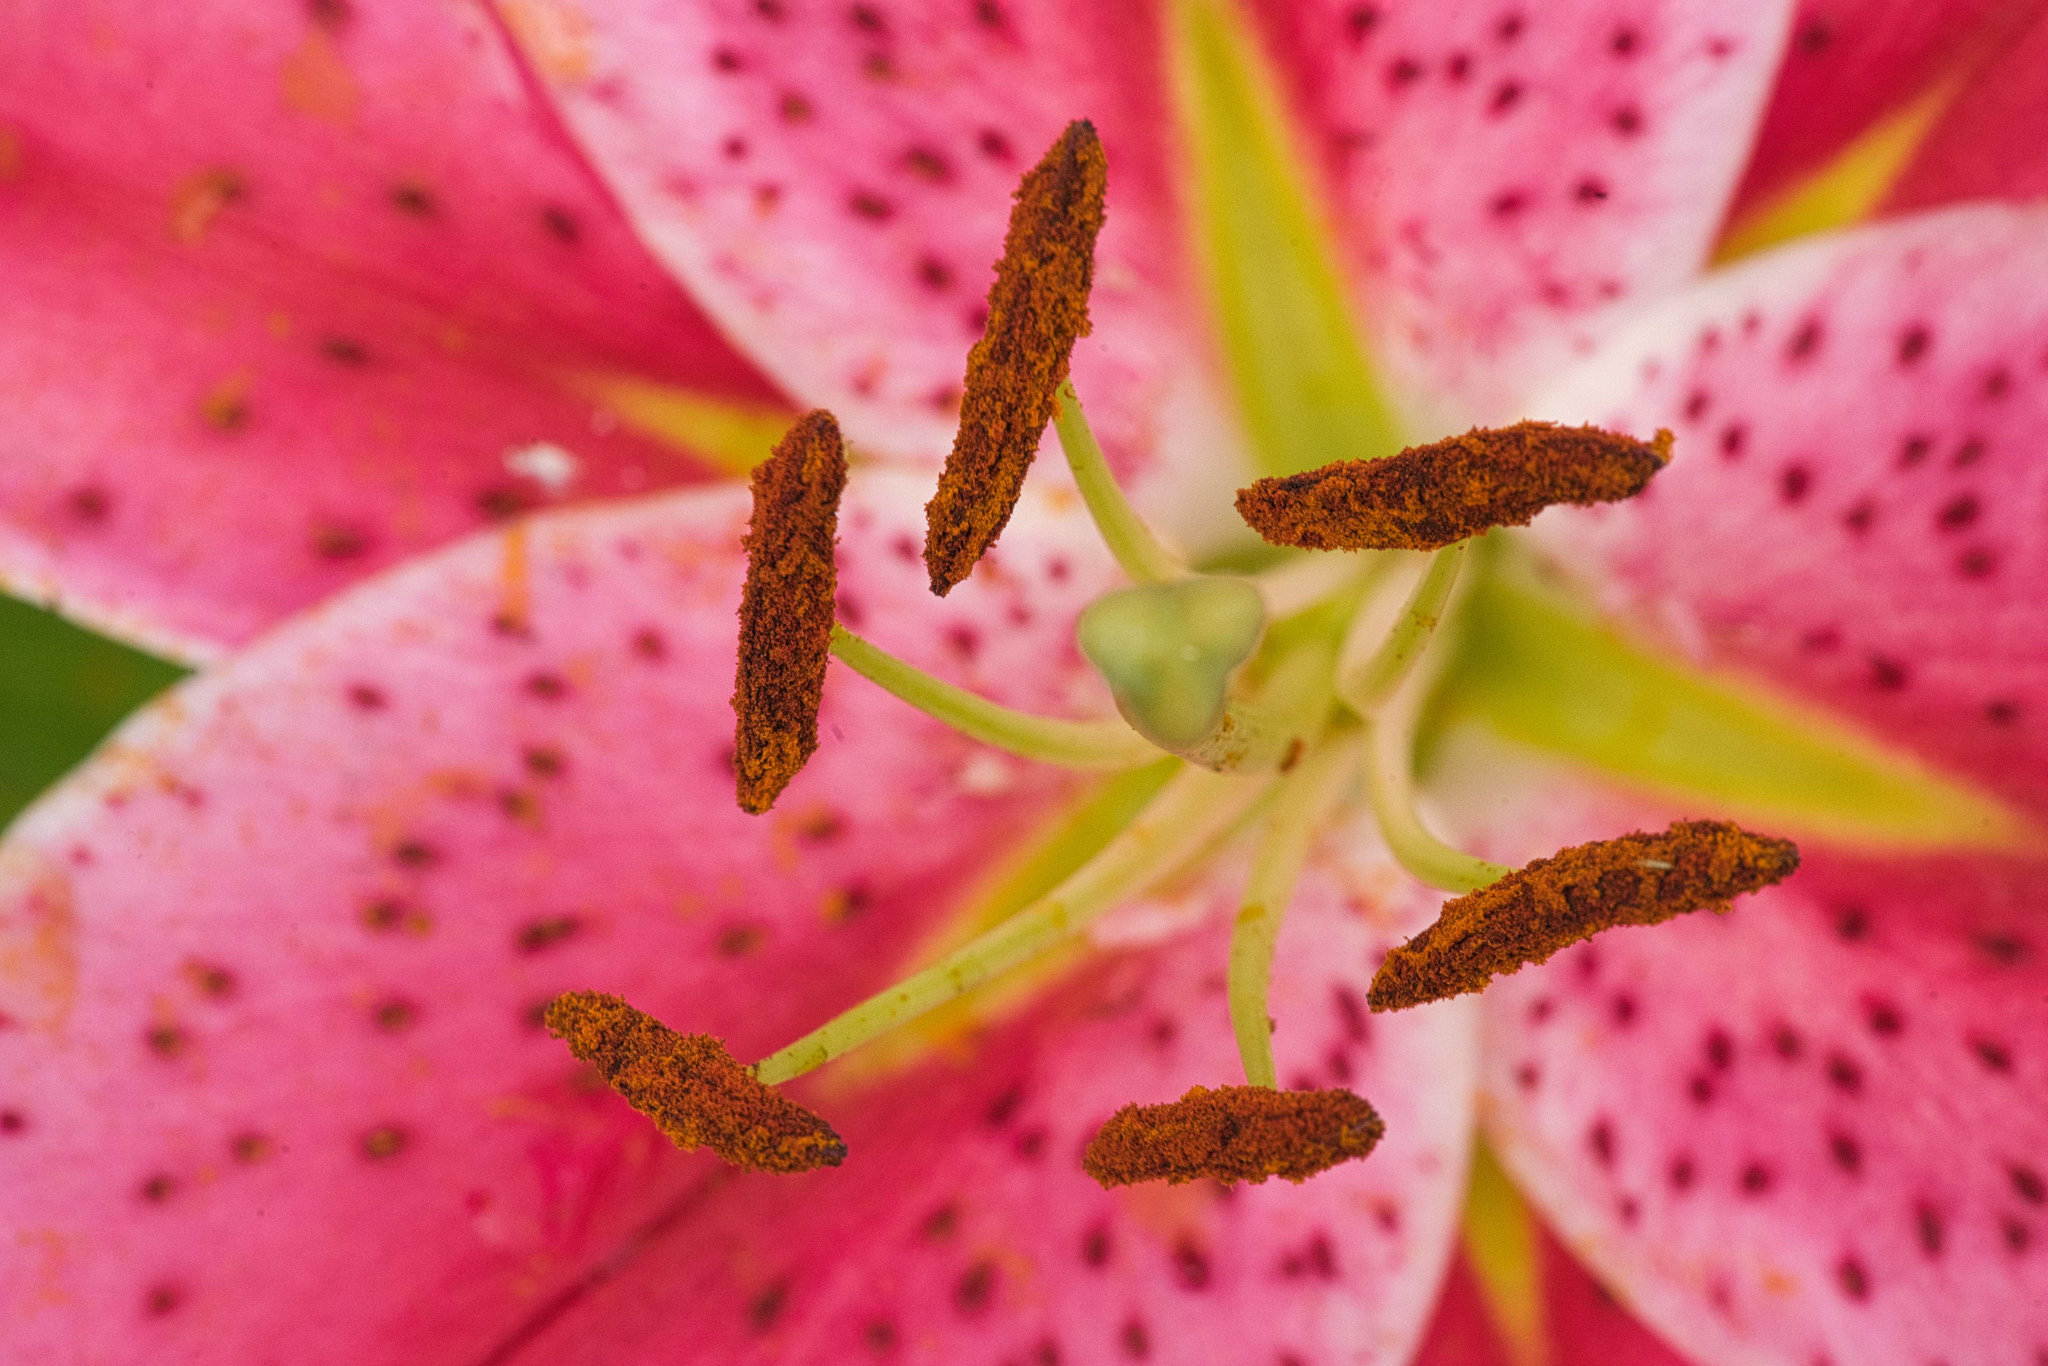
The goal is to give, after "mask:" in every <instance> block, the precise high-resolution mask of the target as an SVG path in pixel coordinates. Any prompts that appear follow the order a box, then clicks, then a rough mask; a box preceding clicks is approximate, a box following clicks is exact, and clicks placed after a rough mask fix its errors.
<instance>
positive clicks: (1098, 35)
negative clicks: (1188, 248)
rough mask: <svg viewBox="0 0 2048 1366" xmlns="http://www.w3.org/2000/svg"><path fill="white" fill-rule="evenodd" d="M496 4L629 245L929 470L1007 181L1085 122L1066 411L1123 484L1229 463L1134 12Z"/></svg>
mask: <svg viewBox="0 0 2048 1366" xmlns="http://www.w3.org/2000/svg"><path fill="white" fill-rule="evenodd" d="M499 9H500V11H501V12H502V13H503V15H504V17H505V19H506V21H507V24H508V26H509V28H510V29H511V30H512V31H513V33H514V34H515V35H517V36H518V37H519V38H520V40H521V42H522V45H523V50H524V51H525V53H526V55H527V57H528V61H529V64H530V66H531V68H532V70H533V71H534V73H535V75H536V77H537V78H538V79H539V80H540V81H541V82H542V83H543V84H544V85H545V87H546V88H547V89H548V90H549V91H550V92H551V93H552V95H553V98H554V101H555V103H556V105H557V107H558V108H559V109H560V110H561V111H562V115H563V118H564V119H565V121H566V122H567V124H568V126H569V128H570V129H571V130H572V131H573V132H574V133H575V134H576V136H577V138H578V140H579V141H580V142H581V144H582V145H583V146H584V147H585V148H586V149H587V150H588V153H589V155H590V157H591V159H592V161H593V162H594V164H596V165H597V166H598V168H599V169H600V170H601V171H602V172H603V174H604V176H605V178H606V180H607V181H608V182H609V183H610V185H611V186H612V187H613V188H614V190H615V191H616V192H617V194H618V196H619V200H620V202H621V204H623V205H624V207H625V209H626V211H627V213H628V214H629V215H631V217H632V219H633V221H634V224H635V225H636V226H637V227H638V229H639V231H640V234H641V236H642V237H643V238H644V239H645V240H646V241H647V242H648V243H649V245H650V246H652V247H653V248H654V250H655V251H656V252H658V253H659V254H660V255H661V257H662V259H663V260H665V261H667V262H668V263H669V264H670V265H671V266H672V267H673V268H674V269H675V270H676V272H677V273H678V275H679V276H680V277H681V278H682V279H684V280H685V281H687V282H688V284H689V286H690V288H691V290H692V291H693V292H694V294H695V295H696V297H697V298H699V299H700V300H702V302H703V303H704V306H705V307H706V308H707V309H708V310H709V311H710V312H711V313H712V314H713V316H715V317H717V318H718V319H719V321H720V323H721V324H722V325H724V326H725V327H726V329H727V330H728V331H729V332H730V334H731V335H732V336H733V337H734V338H735V339H736V340H737V341H738V343H739V344H740V345H741V346H742V347H744V348H745V349H746V350H747V351H748V353H749V354H750V355H752V356H753V357H754V359H755V360H756V361H757V362H758V363H759V364H760V365H761V366H762V367H763V368H764V369H766V370H767V371H768V372H769V373H770V374H772V375H773V376H774V377H775V378H776V379H777V380H779V381H780V382H781V383H782V384H783V385H784V386H785V387H786V388H788V389H789V391H790V392H792V393H797V394H801V395H803V396H804V398H805V400H806V401H807V402H813V403H820V404H825V405H827V406H829V407H830V408H832V410H833V411H834V412H835V413H837V414H838V415H839V418H840V420H841V421H842V422H843V423H844V424H845V425H846V429H847V432H848V434H849V436H851V437H852V438H853V439H854V440H855V441H856V442H857V443H860V444H862V445H865V446H866V447H868V448H869V449H872V450H875V451H878V452H884V453H888V454H891V455H894V456H897V457H900V458H905V459H912V460H916V461H918V462H919V463H921V464H924V465H926V466H928V467H933V468H935V467H936V466H937V464H938V463H939V462H940V461H941V460H942V459H943V458H944V456H945V453H946V451H947V449H948V447H949V446H950V444H951V440H952V434H953V428H954V425H955V423H956V421H957V418H958V405H959V397H960V393H961V381H962V378H963V376H964V375H965V373H966V361H967V350H968V347H969V346H970V345H972V343H973V342H974V341H975V339H976V338H978V337H979V336H980V335H981V331H982V325H983V322H984V321H985V299H986V295H987V292H988V286H989V281H990V280H991V279H992V278H993V275H994V268H995V262H996V258H997V256H998V255H999V254H1000V253H1001V250H1002V243H1003V228H1004V224H1005V222H1006V220H1007V217H1008V213H1009V207H1010V195H1011V192H1012V191H1013V190H1014V189H1015V188H1016V185H1017V181H1018V178H1019V176H1021V175H1022V174H1023V172H1024V171H1025V170H1027V169H1028V168H1029V167H1030V166H1031V165H1032V163H1033V162H1035V161H1036V160H1037V159H1038V157H1039V156H1040V155H1041V154H1042V153H1043V152H1044V151H1045V149H1046V148H1047V147H1049V146H1051V145H1052V143H1053V141H1054V140H1055V139H1056V138H1057V137H1058V136H1059V135H1060V131H1061V130H1062V129H1063V128H1064V127H1065V126H1066V125H1067V123H1068V122H1069V121H1070V120H1073V119H1078V118H1085V119H1089V120H1091V121H1092V122H1093V123H1094V124H1095V127H1096V129H1097V130H1098V131H1099V133H1100V134H1101V137H1102V142H1103V145H1104V148H1105V149H1106V151H1107V153H1108V159H1109V201H1108V202H1109V208H1108V219H1107V223H1106V225H1105V227H1104V228H1103V231H1102V236H1101V239H1100V241H1099V243H1098V246H1097V254H1096V260H1097V270H1096V275H1095V289H1094V296H1093V301H1092V303H1091V307H1090V311H1091V314H1092V316H1093V319H1094V333H1093V335H1092V336H1090V337H1087V338H1084V339H1083V340H1082V341H1081V342H1080V344H1079V345H1078V346H1077V347H1076V348H1075V352H1074V360H1073V374H1074V379H1075V383H1076V385H1077V387H1078V388H1079V390H1080V394H1081V397H1082V400H1083V401H1084V402H1085V403H1086V404H1087V405H1088V413H1089V418H1090V420H1091V422H1092V423H1093V424H1094V426H1095V428H1096V431H1097V434H1098V435H1099V436H1100V437H1101V438H1102V441H1103V444H1104V447H1105V448H1106V450H1107V451H1108V453H1109V456H1110V458H1111V460H1112V461H1113V462H1114V463H1116V464H1117V465H1118V466H1119V468H1121V469H1123V470H1125V471H1126V472H1133V471H1136V470H1137V469H1138V468H1139V467H1140V466H1142V465H1144V464H1147V463H1151V462H1155V461H1156V462H1164V463H1163V466H1162V467H1171V468H1172V469H1174V470H1175V471H1177V473H1178V475H1179V477H1180V479H1181V481H1182V482H1185V481H1186V480H1187V479H1188V478H1189V477H1190V476H1191V475H1193V474H1198V473H1200V472H1201V471H1203V470H1204V469H1205V468H1208V467H1212V466H1213V467H1216V468H1217V469H1219V470H1220V469H1221V468H1222V467H1224V466H1225V465H1227V464H1229V463H1230V462H1231V461H1232V460H1233V459H1234V458H1235V457H1233V456H1232V454H1231V452H1232V450H1233V447H1232V446H1231V444H1230V427H1229V424H1228V422H1227V421H1224V420H1221V419H1220V418H1219V416H1218V408H1217V406H1216V403H1217V400H1216V398H1215V396H1214V394H1213V393H1212V386H1211V384H1210V381H1209V371H1208V367H1207V364H1206V354H1207V353H1206V351H1205V349H1204V343H1203V340H1202V338H1201V336H1200V334H1199V333H1198V331H1197V329H1198V328H1199V326H1200V317H1199V314H1198V313H1197V312H1195V311H1194V306H1193V301H1192V300H1191V299H1190V298H1189V297H1187V290H1188V285H1189V281H1190V279H1191V267H1190V264H1189V263H1188V261H1187V260H1186V259H1185V253H1184V252H1183V250H1182V248H1181V246H1180V244H1179V239H1180V234H1179V224H1178V217H1177V215H1178V213H1179V210H1178V208H1177V205H1176V199H1175V195H1176V189H1175V185H1174V181H1173V176H1172V168H1171V166H1170V165H1169V163H1168V158H1169V145H1170V142H1171V138H1172V130H1171V127H1170V125H1169V118H1170V112H1169V99H1168V94H1167V91H1166V89H1165V85H1166V79H1165V71H1164V69H1163V65H1162V61H1161V58H1160V56H1159V42H1160V32H1159V28H1160V21H1159V16H1158V15H1157V14H1156V13H1154V12H1153V8H1152V7H1151V6H1141V5H1133V4H1128V3H1116V4H1107V5H1105V4H1100V3H1095V0H1030V2H1029V3H1018V2H1017V0H1001V2H1000V3H998V2H997V0H990V2H989V3H984V4H973V3H966V2H965V0H963V3H960V4H955V5H947V6H918V5H905V4H890V3H880V2H879V0H878V2H877V3H860V4H852V5H838V6H829V7H827V6H814V5H810V4H798V3H785V2H784V0H768V2H766V3H756V2H755V0H720V2H719V3H705V4H690V5H671V4H663V3H655V2H654V0H632V2H631V3H622V2H614V3H607V4H604V5H579V4H576V3H573V0H502V3H501V4H500V6H499ZM1227 477H1228V475H1227V474H1223V473H1218V474H1216V475H1215V481H1216V488H1217V489H1218V490H1219V491H1220V490H1221V489H1223V488H1225V487H1227V484H1225V483H1224V482H1222V481H1223V480H1225V479H1227ZM1175 493H1176V490H1174V489H1171V488H1168V489H1164V490H1161V491H1160V494H1161V497H1163V498H1168V499H1170V498H1172V497H1173V496H1174V494H1175ZM1217 506H1218V507H1219V508H1220V507H1222V506H1223V503H1222V501H1221V500H1219V501H1218V505H1217ZM1214 515H1216V514H1214V513H1212V516H1214Z"/></svg>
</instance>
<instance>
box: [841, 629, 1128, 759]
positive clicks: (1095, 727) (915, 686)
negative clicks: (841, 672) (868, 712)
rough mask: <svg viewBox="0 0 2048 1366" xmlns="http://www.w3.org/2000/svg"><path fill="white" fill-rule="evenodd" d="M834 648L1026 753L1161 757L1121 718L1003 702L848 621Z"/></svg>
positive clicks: (989, 740)
mask: <svg viewBox="0 0 2048 1366" xmlns="http://www.w3.org/2000/svg"><path fill="white" fill-rule="evenodd" d="M832 653H833V654H835V655H837V656H838V657H839V659H840V660H841V661H843V662H844V663H845V664H846V665H847V667H849V668H851V669H852V670H853V671H854V672H855V673H857V674H859V675H861V676H862V677H863V678H866V679H869V680H870V681H872V682H875V683H878V684H880V685H881V686H882V687H883V688H886V689H887V690H888V691H890V692H892V693H894V694H895V695H896V696H898V697H900V698H902V699H903V700H904V701H905V702H908V703H909V704H910V705H911V706H913V707H916V708H917V709H918V710H919V711H921V712H923V713H925V715H927V716H930V717H933V718H934V719H936V720H939V721H943V722H945V723H946V724H947V725H949V726H951V727H952V728H953V729H955V730H957V731H959V732H960V733H961V734H962V735H965V736H967V737H969V738H970V739H974V740H979V741H981V742H982V743H983V744H985V745H994V746H995V747H996V748H997V749H1002V750H1008V751H1009V752H1010V753H1012V754H1015V755H1019V756H1021V757H1023V758H1026V759H1037V760H1040V761H1042V762H1044V763H1048V764H1060V765H1063V766H1064V767H1067V768H1088V769H1116V768H1131V767H1134V766H1136V765H1138V764H1147V763H1151V762H1153V761H1155V760H1157V759H1158V758H1159V749H1158V747H1157V746H1155V745H1153V744H1151V743H1150V742H1149V741H1147V740H1146V739H1145V737H1144V736H1142V735H1139V734H1138V733H1137V732H1136V731H1134V730H1132V729H1131V728H1130V727H1129V726H1127V725H1125V724H1124V723H1123V722H1121V721H1061V720H1056V719H1054V718H1052V717H1046V716H1033V715H1031V714H1030V713H1029V712H1021V711H1017V710H1016V709H1014V708H1011V707H1005V706H1003V705H1001V704H1000V703H996V702H991V701H989V700H988V699H987V698H985V697H977V696H976V695H975V694H973V693H971V692H968V691H967V690H966V689H965V688H956V687H954V686H953V685H952V684H951V683H946V682H942V681H940V680H939V679H936V678H933V677H932V676H931V675H930V674H928V673H926V672H924V670H922V669H919V668H917V667H915V666H914V665H910V664H906V663H904V662H903V661H902V660H900V659H898V658H896V656H894V655H892V654H890V653H889V652H888V651H886V650H884V649H882V648H881V647H879V646H877V645H871V644H869V643H868V642H867V641H865V640H862V639H861V638H860V637H859V636H857V635H855V634H854V633H853V632H851V631H849V630H847V629H846V628H845V627H844V626H834V627H833V628H832Z"/></svg>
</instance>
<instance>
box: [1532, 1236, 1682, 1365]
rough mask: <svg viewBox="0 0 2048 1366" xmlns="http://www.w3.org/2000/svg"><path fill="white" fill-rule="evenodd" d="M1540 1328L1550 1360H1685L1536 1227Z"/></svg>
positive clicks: (1645, 1362) (1647, 1362)
mask: <svg viewBox="0 0 2048 1366" xmlns="http://www.w3.org/2000/svg"><path fill="white" fill-rule="evenodd" d="M1539 1228H1540V1233H1539V1241H1538V1243H1537V1248H1538V1251H1537V1255H1538V1256H1539V1257H1540V1258H1541V1259H1542V1267H1543V1270H1542V1276H1543V1330H1544V1339H1545V1341H1546V1343H1547V1344H1548V1348H1549V1352H1550V1357H1549V1359H1550V1360H1551V1361H1554V1362H1598V1363H1599V1366H1686V1361H1685V1358H1683V1357H1681V1356H1679V1355H1678V1354H1677V1353H1676V1352H1674V1351H1672V1350H1671V1348H1669V1347H1668V1346H1666V1345H1665V1344H1664V1340H1663V1339H1662V1338H1660V1337H1658V1336H1657V1335H1656V1334H1654V1333H1652V1332H1651V1331H1650V1330H1649V1329H1648V1328H1645V1327H1644V1326H1643V1324H1642V1320H1640V1319H1638V1318H1636V1317H1634V1316H1633V1315H1631V1314H1630V1313H1629V1312H1628V1310H1627V1309H1625V1308H1623V1307H1622V1306H1621V1305H1620V1304H1619V1303H1617V1302H1616V1300H1615V1298H1614V1294H1613V1292H1612V1291H1610V1290H1608V1289H1607V1287H1606V1286H1604V1285H1602V1284H1601V1283H1600V1282H1599V1281H1596V1280H1594V1279H1593V1277H1592V1276H1591V1275H1589V1274H1587V1271H1586V1268H1585V1267H1584V1266H1582V1265H1580V1264H1579V1260H1578V1259H1577V1258H1576V1257H1574V1256H1572V1254H1571V1253H1570V1252H1569V1251H1567V1250H1566V1249H1565V1246H1564V1244H1562V1243H1560V1242H1559V1241H1558V1240H1557V1235H1556V1234H1555V1233H1553V1232H1551V1231H1550V1228H1549V1226H1548V1225H1540V1226H1539Z"/></svg>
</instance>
